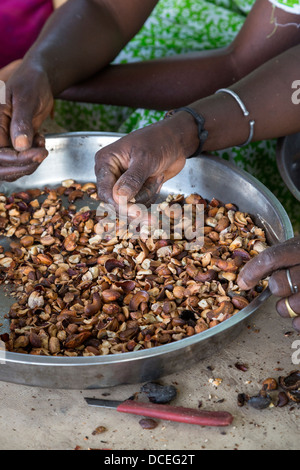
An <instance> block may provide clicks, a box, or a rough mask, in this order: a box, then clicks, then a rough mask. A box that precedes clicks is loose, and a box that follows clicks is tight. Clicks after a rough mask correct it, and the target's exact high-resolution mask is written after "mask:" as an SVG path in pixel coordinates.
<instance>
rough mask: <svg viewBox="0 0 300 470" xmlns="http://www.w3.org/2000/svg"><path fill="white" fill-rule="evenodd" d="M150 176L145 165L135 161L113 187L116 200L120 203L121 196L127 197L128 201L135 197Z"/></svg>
mask: <svg viewBox="0 0 300 470" xmlns="http://www.w3.org/2000/svg"><path fill="white" fill-rule="evenodd" d="M148 176H149V174H148V171H147V168H145V166H143V165H142V164H141V163H140V162H133V163H132V164H131V165H130V167H129V168H128V170H127V171H125V173H123V175H122V176H121V177H120V178H119V179H118V181H117V182H116V184H115V186H114V188H113V198H114V200H115V201H116V202H117V203H119V202H120V198H127V200H128V201H130V200H131V199H133V198H135V196H136V195H137V194H138V192H139V191H140V189H141V188H142V187H143V185H144V183H145V181H146V180H147V179H148Z"/></svg>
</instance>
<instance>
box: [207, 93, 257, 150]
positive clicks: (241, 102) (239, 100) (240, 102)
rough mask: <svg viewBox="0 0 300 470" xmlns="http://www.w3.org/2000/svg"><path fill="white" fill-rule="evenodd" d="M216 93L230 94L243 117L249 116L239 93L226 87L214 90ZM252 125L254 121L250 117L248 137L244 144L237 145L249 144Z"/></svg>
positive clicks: (251, 136) (251, 135)
mask: <svg viewBox="0 0 300 470" xmlns="http://www.w3.org/2000/svg"><path fill="white" fill-rule="evenodd" d="M217 93H228V94H229V95H231V96H232V97H233V98H234V99H235V100H236V102H237V103H238V105H239V107H240V108H241V110H242V112H243V115H244V116H245V117H247V116H249V111H248V110H247V108H246V106H245V105H244V103H243V101H242V100H241V98H240V97H239V95H237V94H236V93H235V92H234V91H232V90H229V89H228V88H220V89H219V90H217V91H216V93H215V94H217ZM254 125H255V121H254V119H251V121H249V126H250V130H249V137H248V139H247V140H246V142H245V143H244V144H242V145H238V147H245V145H248V144H250V142H251V141H252V139H253V134H254Z"/></svg>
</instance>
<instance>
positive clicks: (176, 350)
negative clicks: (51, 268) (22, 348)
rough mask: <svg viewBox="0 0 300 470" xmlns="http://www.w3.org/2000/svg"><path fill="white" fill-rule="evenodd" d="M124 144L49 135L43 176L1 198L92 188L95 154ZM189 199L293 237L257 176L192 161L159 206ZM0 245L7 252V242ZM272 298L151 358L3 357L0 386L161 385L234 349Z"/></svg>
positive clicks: (277, 235)
mask: <svg viewBox="0 0 300 470" xmlns="http://www.w3.org/2000/svg"><path fill="white" fill-rule="evenodd" d="M120 137H121V135H120V134H104V133H71V134H70V133H69V134H59V135H50V136H48V137H47V141H46V145H47V148H48V150H49V157H48V158H47V159H46V160H45V161H44V162H43V163H42V165H41V166H40V167H39V168H38V170H37V171H36V172H35V173H34V174H33V175H30V176H26V177H23V178H21V179H19V180H18V181H16V182H14V183H1V184H0V191H1V192H5V193H11V192H13V191H16V190H20V189H26V188H36V187H44V186H48V187H49V186H55V185H59V184H60V183H61V181H62V180H64V179H68V178H73V179H75V180H77V181H79V182H83V181H85V182H86V181H95V175H94V155H95V153H96V151H97V150H99V149H100V148H101V147H104V146H106V145H108V144H110V143H112V142H114V141H115V140H117V139H118V138H120ZM192 192H198V193H200V194H201V195H202V196H203V197H205V198H208V199H210V198H213V197H216V198H217V199H220V200H221V201H223V202H224V203H226V202H233V203H235V204H237V205H238V206H239V208H240V210H242V211H247V212H249V213H250V214H251V215H253V216H254V220H255V222H256V223H258V224H260V225H261V226H263V227H264V228H265V230H266V232H267V236H268V241H269V243H271V244H274V243H278V242H283V241H284V240H286V239H288V238H291V237H292V236H293V230H292V226H291V223H290V221H289V218H288V216H287V214H286V212H285V211H284V209H283V207H282V206H281V205H280V203H279V202H278V201H277V199H276V198H275V197H274V196H273V195H272V194H271V193H270V192H269V191H268V190H267V189H266V188H265V187H264V186H263V185H262V184H261V183H259V182H258V181H257V180H255V179H254V178H253V177H252V176H250V175H249V174H247V173H245V172H244V171H242V170H240V169H238V168H236V167H235V166H233V165H231V164H229V163H228V162H226V161H224V160H222V159H219V158H217V157H213V156H201V157H200V158H194V159H191V160H188V161H187V163H186V166H185V168H184V169H183V170H182V171H181V173H180V174H179V175H177V176H176V177H175V178H173V179H172V180H171V181H168V182H167V183H166V184H165V185H164V186H163V188H162V191H161V195H160V198H161V199H163V198H165V197H166V195H167V194H169V193H175V194H177V193H184V194H190V193H192ZM0 243H2V244H5V240H3V239H2V240H0ZM269 295H270V292H269V290H268V289H267V290H265V291H264V292H263V293H262V294H261V295H260V296H259V297H257V298H256V299H255V300H254V301H253V302H251V304H250V305H249V306H248V307H247V308H245V309H244V310H242V311H241V312H239V313H238V314H237V315H235V316H234V317H232V318H230V319H229V320H226V321H225V322H224V323H221V324H219V325H218V326H216V327H214V328H211V329H210V330H208V331H205V332H203V333H200V334H198V335H195V336H192V337H189V338H186V339H183V340H180V341H178V342H174V343H170V344H167V345H163V346H159V347H156V348H152V349H149V350H144V351H135V352H128V353H123V354H116V355H110V356H93V357H47V356H32V355H26V354H19V353H12V352H6V351H0V352H1V357H0V380H1V381H6V382H13V383H18V384H26V385H31V386H39V387H47V388H64V389H96V388H103V387H112V386H116V385H121V384H128V383H141V382H145V381H149V380H156V379H158V378H159V377H162V376H165V375H168V374H170V373H174V372H176V371H179V370H180V369H183V368H187V367H189V366H191V365H192V364H194V363H195V362H197V361H200V360H201V359H204V358H205V357H207V356H211V355H212V354H214V353H215V352H216V351H219V350H220V349H221V348H222V347H224V345H226V344H227V343H228V342H231V341H233V340H234V339H235V338H236V337H237V335H238V334H239V333H240V332H241V331H242V330H243V329H244V328H245V326H246V325H247V323H248V322H249V319H250V317H251V315H252V314H253V313H254V312H255V311H256V310H257V309H258V308H259V307H260V305H261V304H262V302H264V301H265V300H266V299H267V298H268V297H269ZM0 299H1V305H0V323H2V322H3V326H2V327H1V329H0V333H3V332H4V331H7V329H8V321H7V320H5V319H4V315H5V314H6V313H7V312H8V310H9V306H10V304H11V303H12V302H11V299H10V298H9V296H7V295H5V294H4V291H3V290H2V291H1V292H0Z"/></svg>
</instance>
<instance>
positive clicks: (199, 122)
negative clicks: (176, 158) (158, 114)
mask: <svg viewBox="0 0 300 470" xmlns="http://www.w3.org/2000/svg"><path fill="white" fill-rule="evenodd" d="M179 111H186V112H187V113H190V114H191V115H192V116H193V118H194V119H195V121H196V123H197V126H198V137H199V142H200V144H199V147H198V148H197V150H196V152H195V153H193V155H191V156H190V157H188V158H192V157H196V156H199V155H200V153H201V152H202V148H203V145H204V143H205V141H206V139H207V136H208V132H207V131H206V130H205V129H204V124H205V119H204V117H203V116H201V115H200V114H198V113H196V111H194V110H193V109H192V108H188V107H187V106H183V107H182V108H177V109H172V110H171V111H168V112H167V113H166V115H165V118H168V117H170V116H172V115H173V114H175V113H178V112H179Z"/></svg>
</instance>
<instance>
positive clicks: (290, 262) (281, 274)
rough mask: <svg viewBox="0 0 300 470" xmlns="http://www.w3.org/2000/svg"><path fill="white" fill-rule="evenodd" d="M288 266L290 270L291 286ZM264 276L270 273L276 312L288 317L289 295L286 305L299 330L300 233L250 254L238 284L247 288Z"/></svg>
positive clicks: (296, 328) (295, 326)
mask: <svg viewBox="0 0 300 470" xmlns="http://www.w3.org/2000/svg"><path fill="white" fill-rule="evenodd" d="M287 270H289V272H290V278H291V285H292V288H291V286H290V283H289V280H288V273H287ZM267 276H270V279H269V288H270V291H271V293H272V294H274V295H275V296H276V297H279V298H280V299H279V300H278V302H277V304H276V309H277V311H278V313H279V315H281V316H282V317H284V318H291V315H290V313H289V311H288V307H287V305H286V299H288V303H289V306H290V307H291V309H292V310H293V311H294V314H293V321H292V324H293V327H294V328H295V330H297V331H300V237H295V238H292V239H290V240H287V241H286V242H284V243H281V244H278V245H275V246H272V247H269V248H267V249H266V250H264V251H263V252H262V253H260V254H259V255H257V256H256V257H255V258H252V259H251V260H250V261H249V262H248V263H247V264H246V265H245V266H244V267H243V269H242V270H241V272H240V274H239V277H238V285H239V287H240V288H241V289H243V290H248V289H251V288H252V287H254V286H255V285H256V284H257V283H258V281H259V280H261V279H263V278H265V277H267ZM293 291H294V293H293ZM296 315H297V316H296Z"/></svg>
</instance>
